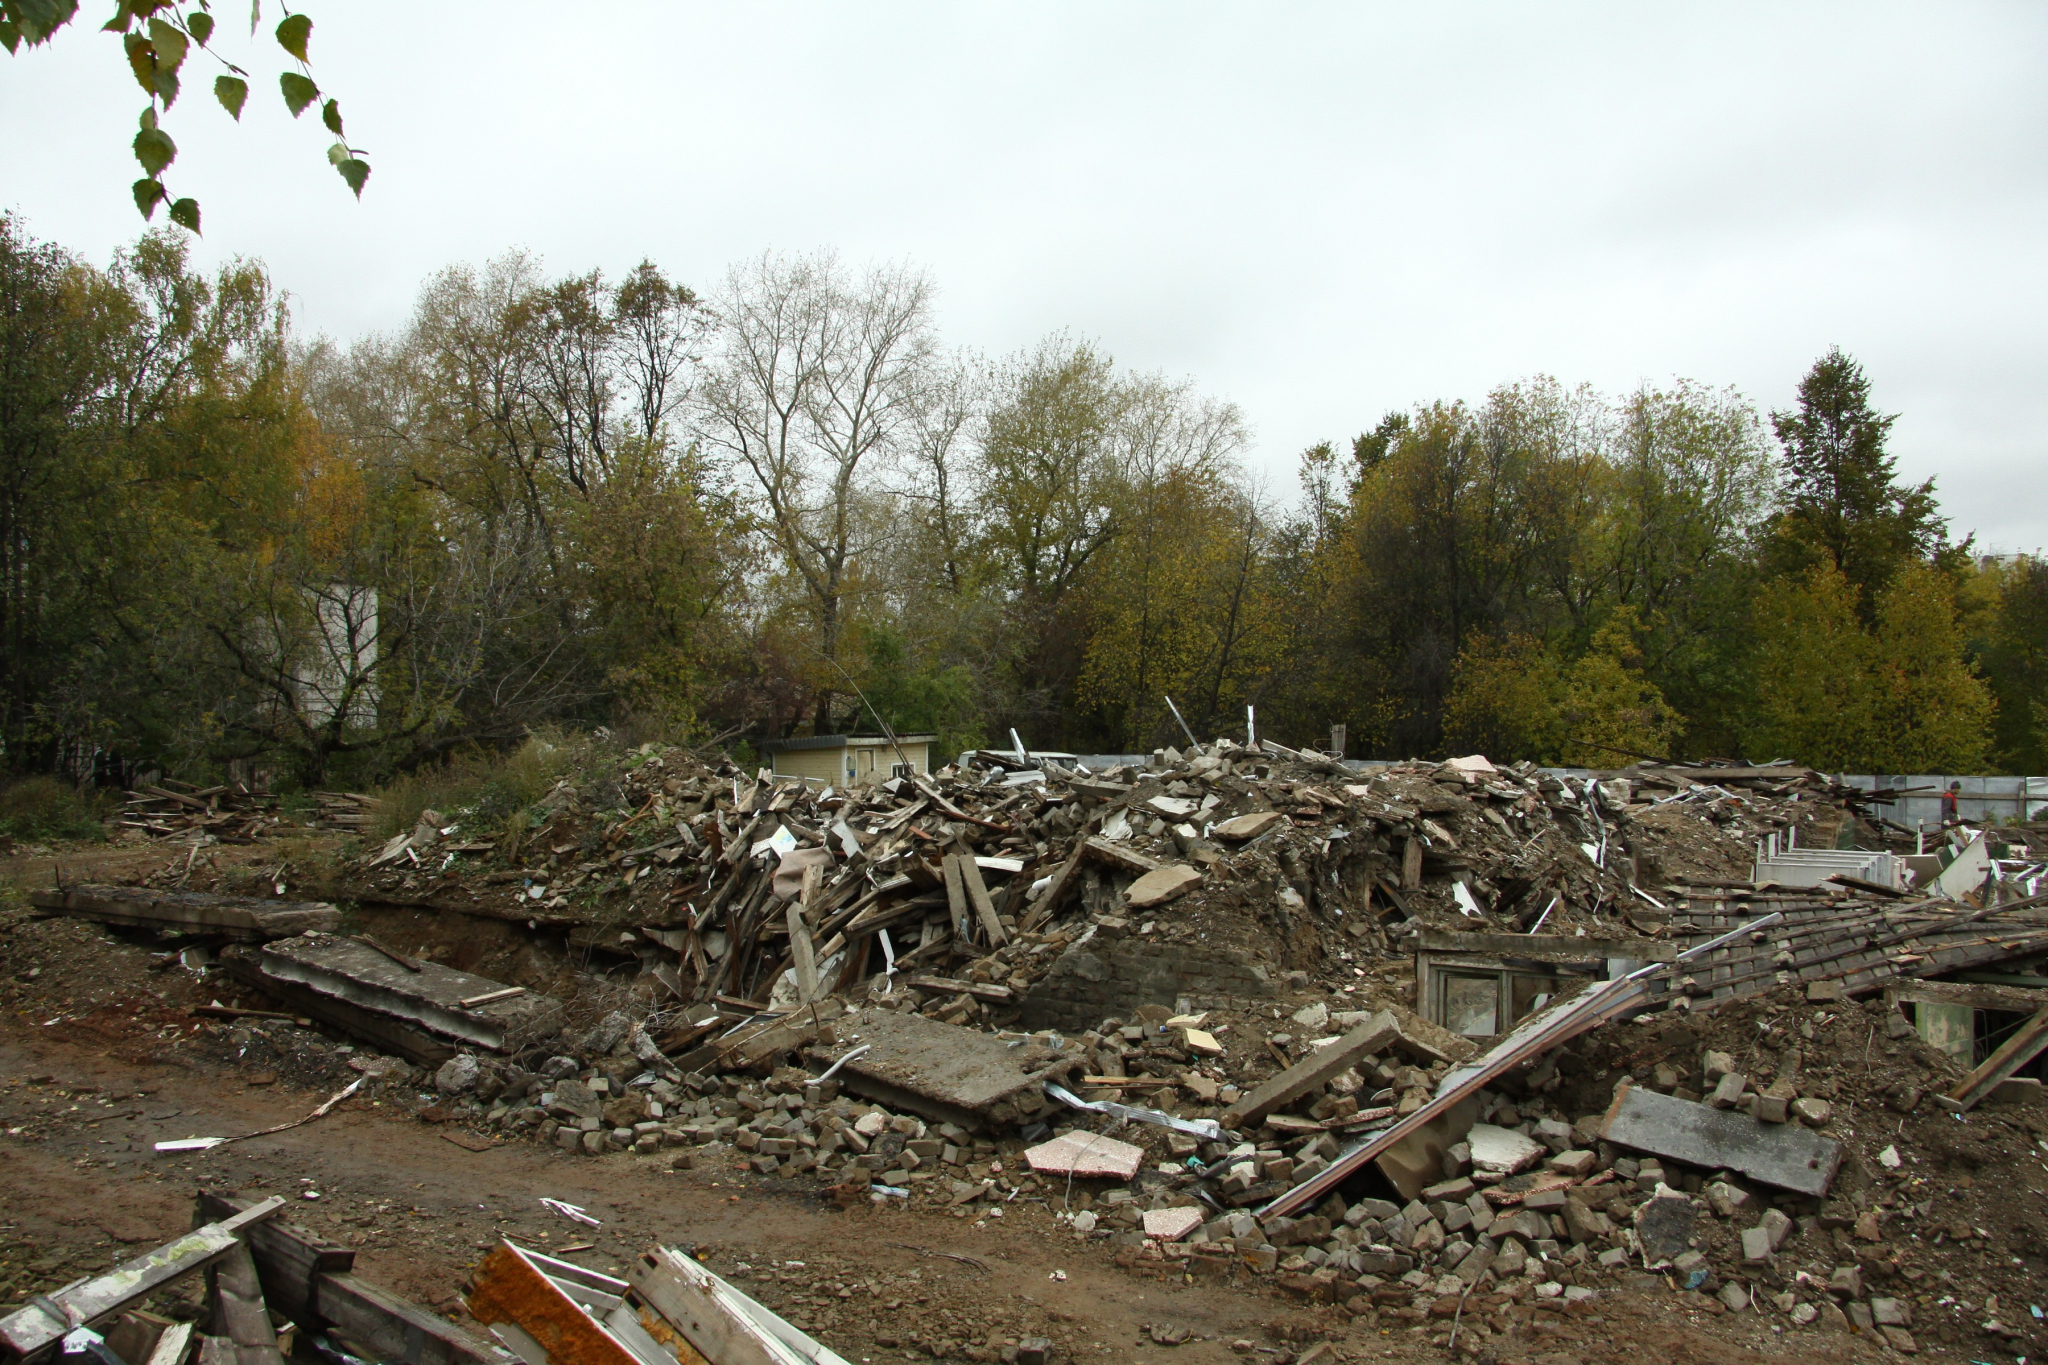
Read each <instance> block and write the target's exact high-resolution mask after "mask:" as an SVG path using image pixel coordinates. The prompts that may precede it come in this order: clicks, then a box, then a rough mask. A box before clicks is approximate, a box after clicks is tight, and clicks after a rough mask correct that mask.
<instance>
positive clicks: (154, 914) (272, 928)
mask: <svg viewBox="0 0 2048 1365" xmlns="http://www.w3.org/2000/svg"><path fill="white" fill-rule="evenodd" d="M28 899H29V904H30V905H32V906H34V907H35V908H36V909H38V910H45V911H48V912H49V913H51V914H57V915H70V916H73V917H75V918H78V919H90V920H97V921H99V922H100V923H103V924H113V925H118V926H121V927H124V928H131V929H169V930H183V931H185V932H187V933H192V934H205V935H209V936H218V937H223V938H231V939H236V940H239V941H241V942H245V943H261V942H264V941H265V940H268V939H277V938H290V937H292V936H293V935H296V934H303V933H305V932H307V931H308V930H319V931H323V932H327V933H332V932H334V931H335V930H337V929H339V928H340V927H341V911H340V910H339V909H338V908H336V907H335V906H334V905H331V904H329V903H328V902H326V901H282V900H279V901H268V900H263V899H260V898H258V897H255V896H222V895H214V894H211V893H207V892H201V891H153V890H151V889H149V888H147V887H140V886H102V885H95V884H86V883H79V884H76V885H72V886H63V887H58V888H56V889H54V890H48V891H31V892H30V893H29V898H28Z"/></svg>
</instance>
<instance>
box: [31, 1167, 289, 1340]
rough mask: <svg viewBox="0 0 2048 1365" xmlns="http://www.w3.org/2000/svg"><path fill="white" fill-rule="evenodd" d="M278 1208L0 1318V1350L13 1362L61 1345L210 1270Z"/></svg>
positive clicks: (192, 1235) (208, 1230) (190, 1237)
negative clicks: (76, 1329) (77, 1331)
mask: <svg viewBox="0 0 2048 1365" xmlns="http://www.w3.org/2000/svg"><path fill="white" fill-rule="evenodd" d="M283 1207H284V1200H282V1199H278V1198H270V1199H266V1200H264V1201H263V1202H262V1203H260V1204H257V1205H254V1206H252V1207H250V1208H248V1209H246V1210H244V1211H243V1212H241V1213H238V1214H236V1215H235V1216H234V1217H232V1218H229V1219H226V1220H224V1221H222V1222H218V1223H209V1224H207V1225H206V1226H205V1227H203V1228H200V1229H198V1230H197V1231H194V1232H189V1233H187V1234H185V1235H184V1236H183V1237H180V1238H178V1239H177V1240H176V1241H173V1242H167V1243H165V1244H164V1245H163V1246H160V1247H158V1248H157V1249H156V1250H154V1251H152V1252H150V1253H148V1254H147V1255H144V1256H138V1257H136V1258H135V1259H134V1260H132V1261H126V1262H123V1263H122V1264H121V1265H118V1266H116V1267H115V1268H114V1269H112V1270H110V1271H108V1272H107V1273H106V1274H104V1275H100V1276H97V1277H95V1278H93V1279H89V1280H81V1281H79V1282H78V1283H77V1284H74V1285H71V1286H70V1287H69V1288H66V1289H61V1290H59V1291H57V1293H55V1294H53V1295H49V1296H42V1295H38V1296H37V1297H38V1300H39V1301H37V1302H31V1303H30V1304H29V1306H28V1307H26V1308H23V1309H21V1310H20V1311H19V1312H16V1313H12V1314H9V1315H8V1316H7V1317H5V1318H0V1350H5V1351H11V1352H13V1353H14V1354H15V1355H16V1356H26V1355H30V1354H32V1353H34V1352H36V1351H39V1350H41V1349H42V1348H43V1347H45V1346H48V1345H50V1344H51V1343H52V1342H56V1341H59V1340H62V1339H63V1337H64V1336H65V1335H66V1334H67V1333H69V1332H70V1331H71V1329H72V1327H73V1326H74V1325H83V1326H88V1327H89V1326H91V1325H92V1324H93V1323H95V1322H99V1321H101V1320H102V1319H105V1318H110V1317H112V1316H113V1315H114V1314H116V1313H119V1312H121V1311H122V1310H123V1309H125V1308H128V1307H130V1306H132V1305H134V1304H137V1303H140V1302H141V1301H142V1300H144V1299H146V1298H148V1297H149V1296H150V1295H151V1294H154V1293H156V1292H157V1291H158V1290H159V1289H162V1288H163V1287H164V1286H166V1285H168V1284H170V1283H172V1282H173V1281H175V1280H180V1279H183V1278H184V1277H185V1276H187V1275H189V1274H191V1273H192V1272H193V1271H195V1270H199V1269H202V1268H204V1267H205V1266H208V1265H211V1264H212V1263H213V1262H214V1261H217V1260H219V1259H220V1258H221V1257H223V1256H225V1255H227V1254H228V1253H229V1252H231V1251H233V1250H234V1249H235V1248H236V1247H239V1246H241V1245H242V1242H241V1235H242V1231H243V1229H245V1228H248V1227H252V1226H254V1225H255V1224H257V1223H260V1222H262V1221H263V1220H264V1219H266V1218H269V1217H271V1216H272V1215H273V1214H275V1213H276V1212H277V1211H278V1210H279V1209H281V1208H283ZM44 1305H53V1306H54V1307H55V1308H56V1309H57V1310H58V1312H59V1314H60V1315H61V1316H52V1314H51V1312H50V1308H49V1307H46V1306H44Z"/></svg>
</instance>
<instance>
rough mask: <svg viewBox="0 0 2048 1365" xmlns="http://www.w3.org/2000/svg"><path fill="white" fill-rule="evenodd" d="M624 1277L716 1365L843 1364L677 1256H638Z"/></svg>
mask: <svg viewBox="0 0 2048 1365" xmlns="http://www.w3.org/2000/svg"><path fill="white" fill-rule="evenodd" d="M626 1278H627V1281H628V1282H629V1283H630V1284H631V1285H632V1286H633V1288H634V1290H635V1291H636V1292H637V1293H638V1294H639V1295H640V1296H641V1297H642V1298H644V1299H645V1300H646V1301H647V1302H648V1304H649V1305H650V1306H652V1307H653V1308H654V1310H655V1311H656V1312H658V1313H660V1314H661V1315H662V1317H663V1318H665V1319H666V1320H667V1321H668V1322H670V1323H671V1324H673V1325H674V1326H675V1328H676V1329H677V1330H678V1331H679V1332H681V1333H682V1334H683V1336H684V1337H685V1338H687V1339H688V1340H689V1342H690V1344H691V1345H693V1346H695V1347H696V1348H697V1350H698V1351H700V1352H702V1353H703V1355H704V1356H705V1358H706V1359H708V1360H712V1361H716V1362H717V1365H847V1362H846V1360H845V1358H844V1357H842V1356H840V1355H839V1354H838V1353H837V1352H835V1351H833V1350H832V1349H831V1348H829V1347H827V1346H823V1345H821V1344H819V1343H818V1342H817V1341H815V1340H813V1339H812V1338H811V1337H810V1336H808V1335H807V1334H805V1333H804V1332H803V1331H801V1330H799V1329H798V1328H797V1327H795V1326H793V1325H792V1324H790V1323H788V1322H786V1321H784V1320H783V1319H782V1318H780V1317H778V1316H777V1315H776V1314H775V1313H774V1312H773V1311H771V1310H770V1309H768V1308H767V1307H765V1306H763V1305H762V1304H760V1303H757V1302H755V1301H754V1300H753V1299H751V1298H749V1297H748V1296H747V1295H746V1294H744V1293H742V1292H741V1291H740V1290H739V1289H737V1288H735V1287H734V1286H732V1285H730V1284H728V1283H726V1282H725V1281H724V1280H722V1279H720V1278H719V1277H718V1276H717V1275H716V1274H714V1273H712V1272H711V1271H710V1270H709V1269H707V1268H705V1267H704V1266H702V1265H700V1264H698V1263H697V1262H696V1261H694V1260H692V1259H691V1258H690V1257H688V1256H685V1255H683V1254H682V1253H681V1252H677V1251H672V1250H670V1249H669V1248H667V1247H657V1248H656V1249H654V1250H653V1251H648V1252H643V1253H642V1254H641V1255H639V1256H636V1257H635V1258H634V1259H633V1263H632V1264H631V1265H630V1266H628V1267H627V1269H626Z"/></svg>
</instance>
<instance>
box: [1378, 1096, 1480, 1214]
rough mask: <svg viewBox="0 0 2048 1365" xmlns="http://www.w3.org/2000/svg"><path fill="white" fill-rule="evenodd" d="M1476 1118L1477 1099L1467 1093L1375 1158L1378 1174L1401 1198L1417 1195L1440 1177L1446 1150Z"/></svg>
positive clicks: (1466, 1131) (1454, 1144)
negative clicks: (1463, 1097)
mask: <svg viewBox="0 0 2048 1365" xmlns="http://www.w3.org/2000/svg"><path fill="white" fill-rule="evenodd" d="M1477 1117H1479V1101H1478V1099H1477V1098H1476V1097H1472V1096H1468V1097H1466V1098H1465V1099H1463V1100H1460V1101H1459V1102H1458V1103H1457V1104H1454V1105H1452V1106H1451V1107H1450V1108H1448V1109H1446V1110H1444V1111H1443V1112H1442V1113H1440V1114H1438V1115H1437V1116H1436V1117H1434V1118H1433V1119H1431V1120H1430V1121H1429V1122H1428V1123H1425V1124H1422V1125H1420V1126H1418V1127H1416V1128H1415V1129H1413V1130H1411V1131H1410V1132H1409V1133H1407V1134H1406V1135H1405V1136H1404V1137H1402V1139H1401V1140H1400V1141H1399V1142H1397V1143H1395V1144H1394V1145H1393V1146H1391V1147H1389V1148H1387V1150H1385V1151H1384V1152H1381V1153H1380V1154H1379V1156H1378V1157H1377V1158H1375V1164H1377V1165H1378V1166H1379V1169H1380V1174H1382V1175H1384V1176H1385V1177H1386V1178H1387V1180H1388V1182H1389V1183H1390V1184H1392V1185H1393V1187H1394V1188H1395V1189H1397V1190H1399V1191H1400V1192H1401V1197H1402V1198H1403V1199H1416V1198H1420V1197H1421V1196H1422V1194H1423V1192H1424V1191H1425V1190H1427V1189H1428V1188H1429V1187H1430V1186H1432V1185H1434V1184H1436V1183H1437V1181H1438V1180H1439V1179H1440V1178H1441V1177H1442V1175H1443V1172H1444V1155H1445V1153H1447V1152H1449V1151H1450V1149H1451V1148H1452V1147H1455V1146H1456V1145H1458V1144H1459V1143H1460V1142H1462V1141H1464V1139H1465V1135H1466V1134H1467V1133H1468V1132H1469V1131H1470V1130H1471V1128H1472V1120H1473V1119H1475V1118H1477Z"/></svg>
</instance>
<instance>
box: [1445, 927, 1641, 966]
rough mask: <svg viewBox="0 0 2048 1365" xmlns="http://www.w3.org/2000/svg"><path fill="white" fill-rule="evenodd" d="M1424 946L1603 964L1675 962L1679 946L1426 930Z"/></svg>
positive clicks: (1634, 940)
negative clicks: (1613, 959) (1628, 960)
mask: <svg viewBox="0 0 2048 1365" xmlns="http://www.w3.org/2000/svg"><path fill="white" fill-rule="evenodd" d="M1420 946H1421V947H1423V948H1425V949H1427V950H1429V951H1430V952H1437V953H1473V954H1477V955H1480V956H1484V957H1519V958H1527V959H1529V960H1530V961H1532V962H1600V961H1604V960H1605V959H1607V958H1610V957H1624V958H1632V959H1634V960H1636V961H1638V962H1673V961H1676V960H1677V958H1678V945H1677V944H1675V943H1672V942H1669V941H1668V940H1664V939H1654V938H1573V937H1570V936H1568V935H1564V934H1461V933H1451V932H1447V931H1445V930H1441V929H1424V930H1423V931H1422V935H1421V940H1420Z"/></svg>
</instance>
